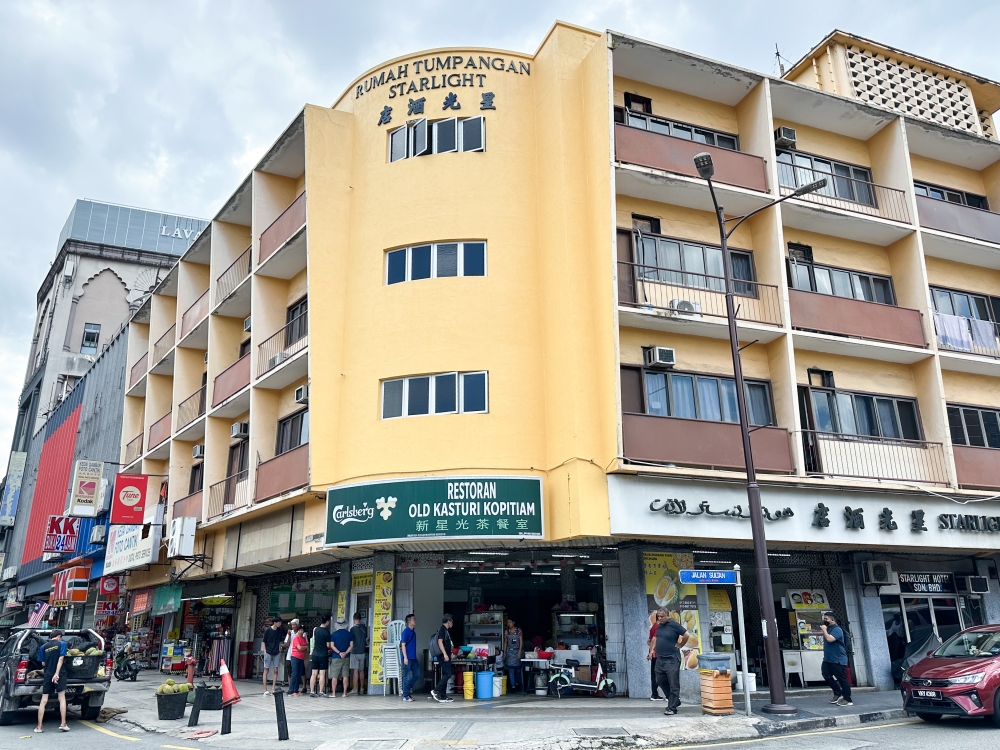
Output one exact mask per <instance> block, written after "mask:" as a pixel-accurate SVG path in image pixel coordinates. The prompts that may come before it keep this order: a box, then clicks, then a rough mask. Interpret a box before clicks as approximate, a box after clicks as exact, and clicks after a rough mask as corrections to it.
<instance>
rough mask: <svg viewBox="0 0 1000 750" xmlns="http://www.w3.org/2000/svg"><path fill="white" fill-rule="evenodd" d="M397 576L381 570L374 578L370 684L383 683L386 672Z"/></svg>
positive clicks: (389, 571)
mask: <svg viewBox="0 0 1000 750" xmlns="http://www.w3.org/2000/svg"><path fill="white" fill-rule="evenodd" d="M394 578H395V576H394V574H393V572H392V571H391V570H380V571H378V572H376V573H375V580H374V590H373V593H374V596H373V600H374V606H373V607H372V609H373V610H374V612H373V616H372V657H371V666H370V667H369V675H368V684H369V685H382V684H384V683H385V674H384V669H383V665H382V652H383V650H384V649H385V644H386V642H387V641H388V640H389V623H390V622H391V621H392V588H393V579H394Z"/></svg>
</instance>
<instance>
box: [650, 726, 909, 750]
mask: <svg viewBox="0 0 1000 750" xmlns="http://www.w3.org/2000/svg"><path fill="white" fill-rule="evenodd" d="M919 723H920V720H919V719H918V720H915V721H897V722H896V723H894V724H865V725H864V726H860V727H849V728H847V729H819V730H816V731H814V732H799V733H798V734H775V735H771V736H770V737H752V738H750V739H746V740H731V741H730V742H699V743H698V744H696V745H670V746H669V747H659V748H652V750H695V749H696V748H702V747H729V746H732V745H748V744H750V743H751V742H769V741H774V740H786V739H791V738H793V737H812V736H813V735H817V734H843V733H845V732H861V731H863V730H866V729H887V728H888V727H901V726H905V725H907V724H919Z"/></svg>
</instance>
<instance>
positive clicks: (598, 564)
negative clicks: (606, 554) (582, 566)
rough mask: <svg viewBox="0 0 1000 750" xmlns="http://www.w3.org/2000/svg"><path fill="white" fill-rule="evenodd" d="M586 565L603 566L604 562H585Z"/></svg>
mask: <svg viewBox="0 0 1000 750" xmlns="http://www.w3.org/2000/svg"><path fill="white" fill-rule="evenodd" d="M587 565H596V566H597V567H598V568H603V567H604V563H587Z"/></svg>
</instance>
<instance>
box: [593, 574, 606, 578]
mask: <svg viewBox="0 0 1000 750" xmlns="http://www.w3.org/2000/svg"><path fill="white" fill-rule="evenodd" d="M590 577H591V578H604V573H591V574H590Z"/></svg>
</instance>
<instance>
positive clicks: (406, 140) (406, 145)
mask: <svg viewBox="0 0 1000 750" xmlns="http://www.w3.org/2000/svg"><path fill="white" fill-rule="evenodd" d="M400 130H403V131H405V132H404V133H403V138H404V143H403V155H402V156H401V157H400V158H398V159H393V158H392V137H393V136H394V135H395V134H396V133H398V132H399V131H400ZM387 140H388V152H387V153H386V159H387V161H388V162H389V163H390V164H394V163H395V162H397V161H403V160H404V159H408V158H409V156H410V129H409V126H408V125H401V126H399V127H398V128H393V129H392V130H390V131H389V137H388V139H387Z"/></svg>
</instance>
